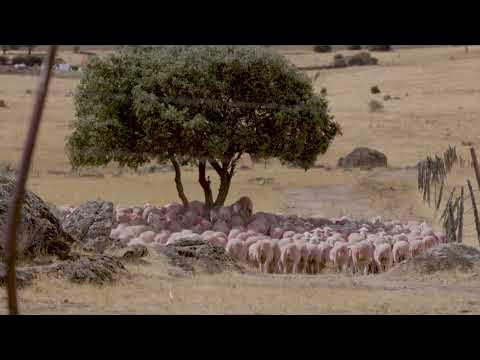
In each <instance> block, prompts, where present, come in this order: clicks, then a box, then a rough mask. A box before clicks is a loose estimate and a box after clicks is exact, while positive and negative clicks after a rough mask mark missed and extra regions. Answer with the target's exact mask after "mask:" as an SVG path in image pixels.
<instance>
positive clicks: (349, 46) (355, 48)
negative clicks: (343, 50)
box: [347, 45, 362, 50]
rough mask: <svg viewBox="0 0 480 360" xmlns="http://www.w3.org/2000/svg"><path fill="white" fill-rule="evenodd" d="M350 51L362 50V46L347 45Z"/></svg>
mask: <svg viewBox="0 0 480 360" xmlns="http://www.w3.org/2000/svg"><path fill="white" fill-rule="evenodd" d="M347 49H348V50H362V45H347Z"/></svg>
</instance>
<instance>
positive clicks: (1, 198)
mask: <svg viewBox="0 0 480 360" xmlns="http://www.w3.org/2000/svg"><path fill="white" fill-rule="evenodd" d="M14 191H15V182H14V181H13V180H10V179H8V178H6V177H1V176H0V258H1V257H4V256H5V253H4V249H5V243H4V242H5V223H6V218H7V213H8V206H9V204H10V200H11V197H12V196H13V193H14ZM72 243H73V239H72V237H71V236H70V235H69V234H67V233H65V232H64V231H63V230H62V227H61V225H60V222H59V221H58V219H57V218H56V217H55V215H54V214H52V212H51V211H50V209H49V207H48V205H47V204H46V203H45V202H44V201H43V200H42V199H40V198H39V197H38V196H37V195H35V194H34V193H33V192H31V191H26V192H25V198H24V202H23V207H22V212H21V217H20V225H19V228H18V232H17V254H18V256H19V257H27V258H32V257H33V258H35V257H37V256H40V255H56V256H58V257H59V258H62V259H63V258H65V257H66V256H68V254H69V253H70V245H71V244H72Z"/></svg>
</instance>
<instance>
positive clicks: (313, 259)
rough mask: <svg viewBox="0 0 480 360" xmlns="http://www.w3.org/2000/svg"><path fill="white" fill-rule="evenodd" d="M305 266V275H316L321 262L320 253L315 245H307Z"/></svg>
mask: <svg viewBox="0 0 480 360" xmlns="http://www.w3.org/2000/svg"><path fill="white" fill-rule="evenodd" d="M306 247H307V265H306V267H305V272H306V273H307V274H318V272H319V271H320V263H321V262H322V252H321V250H320V249H319V248H318V246H317V245H314V244H307V246H306Z"/></svg>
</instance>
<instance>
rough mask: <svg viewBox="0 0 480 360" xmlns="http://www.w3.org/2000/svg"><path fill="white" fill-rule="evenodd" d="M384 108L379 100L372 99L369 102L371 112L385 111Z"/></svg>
mask: <svg viewBox="0 0 480 360" xmlns="http://www.w3.org/2000/svg"><path fill="white" fill-rule="evenodd" d="M383 108H384V107H383V104H382V103H381V102H380V101H378V100H375V99H372V100H370V102H369V103H368V109H369V110H370V112H379V111H383Z"/></svg>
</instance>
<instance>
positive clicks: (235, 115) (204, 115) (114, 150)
mask: <svg viewBox="0 0 480 360" xmlns="http://www.w3.org/2000/svg"><path fill="white" fill-rule="evenodd" d="M75 108H76V117H75V120H74V122H73V124H72V125H73V132H72V133H71V135H70V136H69V137H68V138H67V142H66V148H67V154H68V156H69V159H70V162H71V164H72V166H73V167H74V168H78V167H83V166H104V165H107V164H109V163H110V162H116V163H118V164H119V165H120V166H127V167H130V168H137V167H139V166H141V165H143V164H145V163H147V162H149V161H157V162H159V163H164V162H167V161H170V162H171V163H172V165H173V167H174V169H175V183H176V186H177V191H178V194H179V197H180V198H181V200H182V202H183V203H184V204H185V205H188V198H187V196H186V194H185V193H184V191H183V186H182V181H181V167H182V166H185V165H190V166H196V167H197V168H198V181H199V183H200V186H201V187H202V189H203V191H204V195H205V203H206V205H207V206H208V207H209V208H212V207H217V206H222V205H223V204H224V203H225V200H226V198H227V195H228V190H229V188H230V184H231V179H232V177H233V175H234V173H235V169H236V165H237V163H238V160H239V159H240V157H241V155H242V154H250V155H251V156H252V157H255V158H257V159H259V158H261V159H268V158H278V159H280V161H281V162H282V163H290V164H293V165H296V166H300V167H302V168H304V169H305V170H307V169H308V168H310V167H311V166H312V165H313V164H314V162H315V160H316V158H317V156H318V155H319V154H320V153H325V152H326V150H327V148H328V146H329V144H330V143H331V141H332V140H333V138H334V137H335V136H336V135H337V134H339V133H340V132H341V129H340V126H339V125H338V124H337V123H336V122H334V121H333V116H331V115H330V113H329V109H328V103H327V101H326V99H325V98H324V97H323V96H318V95H315V94H314V91H313V88H312V84H311V82H310V80H309V79H308V78H307V77H306V76H305V75H304V74H302V73H300V72H299V71H298V70H297V69H296V68H295V67H294V66H293V65H292V64H290V63H288V62H287V60H286V59H285V58H284V57H282V56H281V55H279V54H277V53H274V52H272V51H270V50H268V49H262V48H260V47H250V46H248V47H244V46H242V47H240V46H180V45H179V46H148V47H147V46H146V47H126V48H124V49H122V50H121V51H119V52H118V53H115V54H112V55H111V56H110V57H107V58H104V59H100V58H95V59H92V60H90V61H89V62H88V64H87V65H86V67H85V69H84V75H83V77H82V79H81V81H80V84H79V86H78V89H77V93H76V96H75ZM207 163H209V164H210V165H211V167H212V168H213V169H214V171H215V172H216V173H217V175H218V176H219V178H220V188H219V190H218V194H217V197H216V199H215V200H214V199H213V192H212V189H211V186H210V180H209V178H207V176H206V165H207Z"/></svg>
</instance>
